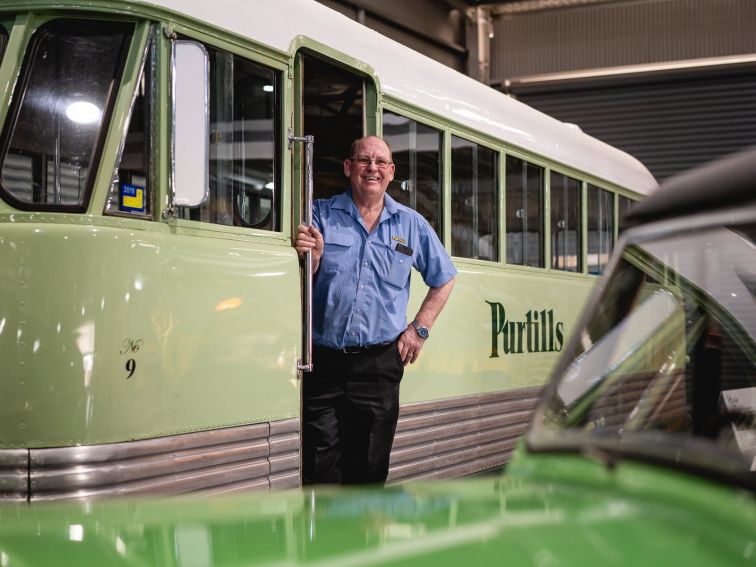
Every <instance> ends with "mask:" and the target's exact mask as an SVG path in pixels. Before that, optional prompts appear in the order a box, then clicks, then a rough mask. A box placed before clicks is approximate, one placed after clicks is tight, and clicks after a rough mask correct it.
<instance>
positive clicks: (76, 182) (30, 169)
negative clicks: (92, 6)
mask: <svg viewBox="0 0 756 567" xmlns="http://www.w3.org/2000/svg"><path fill="white" fill-rule="evenodd" d="M132 29H133V24H129V23H125V22H107V21H96V20H68V19H57V20H52V21H49V22H47V23H45V24H44V25H42V26H41V27H40V28H39V29H38V30H37V31H36V32H35V33H34V35H33V36H32V38H31V40H30V42H29V46H28V49H27V51H26V55H25V58H24V63H23V68H22V70H21V78H20V80H19V81H18V83H17V85H16V92H15V93H14V96H13V98H12V103H11V108H10V112H9V117H8V119H6V122H5V128H4V131H3V153H2V157H1V159H2V163H1V164H0V165H1V167H2V169H1V170H0V187H1V188H2V191H0V195H2V197H3V198H4V199H5V200H6V201H8V202H9V203H11V204H12V205H13V206H16V207H18V208H22V209H27V210H71V211H83V210H85V209H86V205H87V200H88V197H89V194H90V193H91V186H92V181H93V177H94V176H93V171H94V169H95V165H96V159H97V155H98V152H99V150H100V148H101V146H102V142H103V139H104V132H105V130H106V125H107V119H108V112H109V110H110V108H111V107H112V104H113V99H114V94H115V93H116V92H117V88H116V87H117V83H118V81H119V78H120V77H119V75H120V72H121V69H122V66H123V61H124V59H125V56H126V50H127V48H128V44H129V41H130V37H131V33H132Z"/></svg>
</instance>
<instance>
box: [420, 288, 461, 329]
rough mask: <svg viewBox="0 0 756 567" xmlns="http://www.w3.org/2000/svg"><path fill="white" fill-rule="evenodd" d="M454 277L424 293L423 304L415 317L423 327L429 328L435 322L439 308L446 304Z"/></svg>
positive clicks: (439, 311)
mask: <svg viewBox="0 0 756 567" xmlns="http://www.w3.org/2000/svg"><path fill="white" fill-rule="evenodd" d="M454 282H455V278H452V279H450V280H449V281H448V282H446V283H445V284H444V285H442V286H439V287H432V288H430V289H429V290H428V293H427V294H426V295H425V299H424V300H423V304H422V305H421V306H420V310H419V311H418V312H417V315H416V316H415V319H416V320H417V322H418V323H420V324H421V325H422V326H423V327H427V328H429V329H430V328H431V327H432V326H433V323H435V322H436V318H437V317H438V315H439V313H441V310H442V309H443V308H444V305H446V302H447V300H448V299H449V296H450V295H451V292H452V289H453V288H454Z"/></svg>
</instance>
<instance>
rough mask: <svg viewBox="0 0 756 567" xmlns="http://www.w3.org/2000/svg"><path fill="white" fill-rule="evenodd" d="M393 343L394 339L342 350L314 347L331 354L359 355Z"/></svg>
mask: <svg viewBox="0 0 756 567" xmlns="http://www.w3.org/2000/svg"><path fill="white" fill-rule="evenodd" d="M395 342H396V339H394V340H393V341H385V342H382V343H376V344H374V345H363V346H345V347H343V348H330V347H324V346H320V345H315V347H316V348H318V349H323V350H329V351H331V352H341V353H344V354H360V353H363V352H369V351H371V350H375V349H378V348H386V347H387V346H389V345H392V344H394V343H395Z"/></svg>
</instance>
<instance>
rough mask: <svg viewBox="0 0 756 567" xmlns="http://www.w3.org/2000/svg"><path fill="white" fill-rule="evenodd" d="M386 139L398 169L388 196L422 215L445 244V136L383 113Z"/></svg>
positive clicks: (412, 121) (422, 125) (423, 126)
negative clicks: (443, 200)
mask: <svg viewBox="0 0 756 567" xmlns="http://www.w3.org/2000/svg"><path fill="white" fill-rule="evenodd" d="M383 138H384V140H386V142H388V144H389V145H390V146H391V150H392V155H393V160H394V164H395V165H396V173H395V174H394V181H392V182H391V184H390V185H389V194H390V195H391V196H392V197H393V198H394V199H396V200H397V201H398V202H399V203H401V204H403V205H406V206H408V207H410V208H412V209H414V210H416V211H418V212H419V213H420V214H421V215H423V217H425V219H426V220H427V221H428V222H429V223H430V225H431V226H432V227H433V229H434V230H435V231H436V234H438V237H439V238H440V239H442V240H443V234H442V232H443V231H442V229H441V220H442V219H443V213H442V210H441V180H442V174H443V164H442V161H441V154H442V146H443V134H442V133H441V132H440V131H438V130H436V129H435V128H431V127H430V126H426V125H424V124H421V123H419V122H416V121H415V120H412V119H411V118H406V117H404V116H400V115H399V114H394V113H393V112H389V111H384V112H383Z"/></svg>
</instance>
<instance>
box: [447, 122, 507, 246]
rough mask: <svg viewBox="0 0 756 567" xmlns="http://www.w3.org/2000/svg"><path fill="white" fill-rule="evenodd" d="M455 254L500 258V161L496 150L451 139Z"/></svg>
mask: <svg viewBox="0 0 756 567" xmlns="http://www.w3.org/2000/svg"><path fill="white" fill-rule="evenodd" d="M451 157H452V164H451V170H452V171H451V181H452V203H451V213H452V231H451V232H452V255H454V256H459V257H462V258H477V259H479V260H492V261H496V260H498V259H499V198H498V195H499V183H498V165H497V163H498V160H497V157H498V156H497V154H496V152H495V151H494V150H490V149H488V148H484V147H483V146H480V145H478V144H476V143H474V142H470V141H469V140H465V139H463V138H459V137H457V136H452V156H451Z"/></svg>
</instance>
